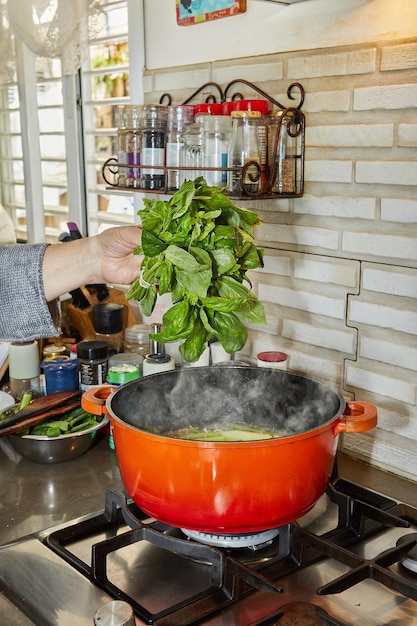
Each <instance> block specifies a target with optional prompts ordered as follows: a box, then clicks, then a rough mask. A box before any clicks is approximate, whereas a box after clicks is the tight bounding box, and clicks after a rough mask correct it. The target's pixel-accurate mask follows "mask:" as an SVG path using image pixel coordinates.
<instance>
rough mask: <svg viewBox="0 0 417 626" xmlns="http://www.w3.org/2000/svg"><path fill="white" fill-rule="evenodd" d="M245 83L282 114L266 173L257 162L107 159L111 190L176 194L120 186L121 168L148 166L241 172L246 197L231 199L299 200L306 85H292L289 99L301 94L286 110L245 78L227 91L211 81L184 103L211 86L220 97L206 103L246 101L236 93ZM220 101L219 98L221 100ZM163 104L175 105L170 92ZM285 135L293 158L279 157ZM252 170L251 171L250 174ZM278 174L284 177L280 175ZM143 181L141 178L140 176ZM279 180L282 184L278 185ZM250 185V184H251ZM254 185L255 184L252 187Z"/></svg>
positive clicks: (106, 177)
mask: <svg viewBox="0 0 417 626" xmlns="http://www.w3.org/2000/svg"><path fill="white" fill-rule="evenodd" d="M238 84H242V85H245V86H246V87H249V88H250V89H252V90H253V91H255V92H256V93H258V94H259V95H260V96H262V98H264V99H266V100H267V101H269V102H270V103H271V104H272V105H274V106H275V107H276V108H277V109H278V110H279V111H280V115H277V117H276V119H277V125H276V131H275V136H274V140H273V142H272V144H271V145H269V146H268V147H269V154H268V158H267V160H266V163H265V168H264V171H262V170H261V166H260V165H259V163H258V162H256V161H249V162H247V163H246V164H245V165H244V166H243V167H242V168H240V167H239V168H236V167H227V168H216V167H201V168H198V167H183V166H179V165H178V166H175V167H168V166H164V167H162V166H160V165H159V166H152V165H147V164H146V165H145V164H139V165H134V164H127V163H119V162H118V160H117V158H116V157H111V158H109V159H107V161H106V162H105V163H104V164H103V167H102V175H103V178H104V180H105V182H106V184H107V185H108V187H109V188H112V189H119V190H123V191H125V192H126V191H135V192H140V193H156V194H172V193H174V191H172V190H169V189H167V188H166V187H163V188H160V189H145V188H137V187H130V186H129V187H122V186H119V185H118V173H119V168H121V167H123V168H126V169H127V168H129V169H135V168H137V169H140V168H143V167H146V169H147V170H148V169H155V170H159V171H163V172H164V174H165V175H166V174H167V173H168V171H169V170H175V171H188V170H191V171H193V172H196V171H201V175H202V176H204V172H206V171H209V170H216V171H222V172H227V171H240V176H241V181H242V188H243V195H241V196H233V195H232V194H229V193H228V192H227V190H225V192H226V194H227V195H228V196H230V197H232V198H233V197H235V198H236V197H238V198H239V199H241V200H242V199H243V200H245V199H250V198H254V199H272V198H299V197H301V196H302V195H303V193H304V152H305V116H304V113H303V112H302V111H301V108H302V106H303V104H304V96H305V91H304V88H303V86H302V85H301V84H300V83H298V82H294V83H291V84H290V85H289V87H288V89H287V97H288V99H289V100H296V97H295V95H294V94H295V93H298V104H297V105H296V106H289V107H285V106H283V105H282V104H281V103H280V102H278V101H277V100H275V99H274V98H273V97H272V96H270V95H269V94H268V93H266V92H265V91H263V90H262V89H260V88H259V87H257V86H256V85H255V84H253V83H251V82H249V81H247V80H244V79H236V80H233V81H232V82H230V83H229V84H228V85H227V86H226V88H225V89H224V90H223V89H222V88H221V87H220V85H219V84H218V83H215V82H211V81H210V82H207V83H204V84H203V85H202V86H201V87H199V88H198V89H197V90H196V91H195V92H194V93H193V94H192V95H191V96H190V97H189V98H188V99H187V100H185V101H184V102H183V103H182V104H190V103H192V101H193V100H194V98H196V96H198V95H199V94H200V93H202V92H204V90H206V89H207V88H208V87H213V88H215V89H216V90H217V91H218V96H217V97H216V96H215V95H213V94H210V95H208V96H207V97H206V99H205V103H216V102H220V103H223V102H226V101H227V100H228V99H230V100H232V101H233V100H239V99H243V95H242V94H241V93H240V92H233V94H232V95H230V94H231V93H232V90H233V88H234V87H235V86H236V85H238ZM217 98H218V99H217ZM159 104H166V105H170V104H172V97H171V95H170V94H169V93H164V94H162V96H161V97H160V100H159ZM283 124H284V126H285V128H284V131H283V130H282V125H283ZM281 132H286V133H287V135H288V138H290V140H291V141H292V142H293V145H294V146H295V148H296V149H295V151H294V153H293V154H291V155H290V156H289V157H285V158H283V159H281V157H280V155H279V151H278V148H279V139H280V136H281ZM254 168H256V173H253V170H254ZM248 170H250V171H248ZM278 172H280V175H279V176H278V175H277V174H278ZM138 179H140V176H139V177H138ZM248 179H249V181H250V183H256V182H258V181H259V185H258V189H257V191H252V190H251V189H249V188H248V186H247V183H245V180H248ZM277 181H278V182H279V183H280V184H279V185H277ZM250 183H249V184H250ZM252 186H253V185H252Z"/></svg>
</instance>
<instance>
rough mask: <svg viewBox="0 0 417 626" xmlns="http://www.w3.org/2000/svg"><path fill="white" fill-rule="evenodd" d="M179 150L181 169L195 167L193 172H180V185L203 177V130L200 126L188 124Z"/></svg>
mask: <svg viewBox="0 0 417 626" xmlns="http://www.w3.org/2000/svg"><path fill="white" fill-rule="evenodd" d="M182 141H183V144H182V147H181V150H180V165H181V167H190V168H193V167H195V168H196V169H195V170H192V169H191V170H181V172H180V173H181V178H180V182H181V184H182V183H183V182H184V181H186V180H194V179H195V178H198V177H199V176H202V175H203V172H202V166H203V144H204V129H203V126H202V124H197V123H194V124H190V125H189V126H187V127H186V129H185V131H184V134H183V137H182Z"/></svg>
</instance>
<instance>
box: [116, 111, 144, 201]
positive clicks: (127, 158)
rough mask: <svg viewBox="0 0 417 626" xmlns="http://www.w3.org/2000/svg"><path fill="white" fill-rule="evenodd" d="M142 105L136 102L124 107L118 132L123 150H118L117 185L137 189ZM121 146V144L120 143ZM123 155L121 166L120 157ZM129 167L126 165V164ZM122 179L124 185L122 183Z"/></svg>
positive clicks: (138, 184) (138, 183) (138, 182)
mask: <svg viewBox="0 0 417 626" xmlns="http://www.w3.org/2000/svg"><path fill="white" fill-rule="evenodd" d="M142 111H143V107H142V106H141V105H137V104H131V105H126V106H125V107H124V115H123V124H124V128H123V129H121V132H120V133H119V142H120V141H122V142H123V140H124V148H125V150H124V152H123V150H120V151H119V185H120V186H126V187H131V188H134V189H138V188H139V186H140V170H139V167H138V166H139V164H140V158H141V157H140V155H141V136H142V130H141V123H142ZM122 147H123V144H122ZM123 157H124V163H125V164H126V166H127V167H123V164H121V159H123ZM129 165H130V166H131V167H128V166H129ZM123 180H124V185H123V184H122V183H123Z"/></svg>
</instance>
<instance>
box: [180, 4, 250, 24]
mask: <svg viewBox="0 0 417 626" xmlns="http://www.w3.org/2000/svg"><path fill="white" fill-rule="evenodd" d="M175 1H176V13H177V24H179V25H180V26H191V25H192V24H200V23H201V22H207V21H209V20H216V19H218V18H220V17H229V16H230V15H237V14H238V13H245V11H246V0H175Z"/></svg>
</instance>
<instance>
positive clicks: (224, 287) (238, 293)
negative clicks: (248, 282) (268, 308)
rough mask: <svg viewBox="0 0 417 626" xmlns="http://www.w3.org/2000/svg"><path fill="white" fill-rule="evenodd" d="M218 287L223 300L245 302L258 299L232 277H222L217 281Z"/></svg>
mask: <svg viewBox="0 0 417 626" xmlns="http://www.w3.org/2000/svg"><path fill="white" fill-rule="evenodd" d="M216 286H217V291H218V293H219V295H220V296H222V297H223V298H242V299H243V300H244V301H246V300H256V299H257V298H256V296H255V294H254V293H253V292H252V291H250V289H248V288H247V287H245V285H242V283H239V282H238V281H237V280H235V279H234V278H231V277H230V276H220V278H218V279H217V280H216Z"/></svg>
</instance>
